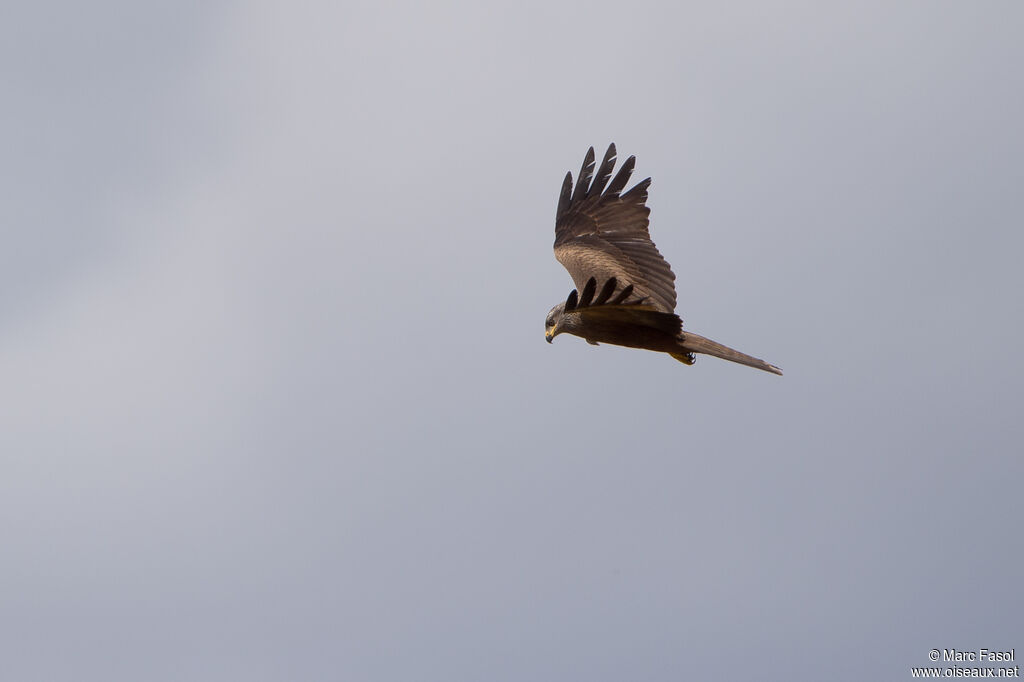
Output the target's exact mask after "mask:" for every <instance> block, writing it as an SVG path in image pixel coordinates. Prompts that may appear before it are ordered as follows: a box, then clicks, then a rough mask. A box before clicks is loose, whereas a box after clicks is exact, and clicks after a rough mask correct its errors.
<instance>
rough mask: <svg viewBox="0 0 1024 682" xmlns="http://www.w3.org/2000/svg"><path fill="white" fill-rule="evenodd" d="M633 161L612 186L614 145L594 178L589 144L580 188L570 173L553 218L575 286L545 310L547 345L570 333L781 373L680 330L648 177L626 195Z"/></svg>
mask: <svg viewBox="0 0 1024 682" xmlns="http://www.w3.org/2000/svg"><path fill="white" fill-rule="evenodd" d="M634 164H635V159H634V157H632V156H631V157H629V158H628V159H627V160H626V162H625V163H624V164H622V167H621V168H620V169H619V172H618V174H617V175H616V176H615V178H614V179H613V180H611V183H610V184H609V183H608V181H609V179H610V178H611V173H612V169H613V168H614V165H615V145H614V144H613V145H611V146H609V147H608V151H607V153H605V156H604V160H603V161H602V162H601V167H600V168H599V169H598V171H597V177H596V179H594V149H593V147H591V148H590V150H589V151H588V152H587V155H586V157H585V158H584V160H583V168H582V169H581V170H580V177H579V181H578V182H577V183H576V187H575V189H574V188H573V184H572V173H569V174H567V175H566V177H565V182H564V183H563V184H562V193H561V196H560V197H559V201H558V211H557V214H556V217H555V257H556V258H558V260H559V261H560V262H561V263H562V264H563V265H564V266H565V268H566V270H568V271H569V274H570V275H571V276H572V278H573V281H574V282H575V283H576V286H577V289H574V290H573V291H572V292H571V293H570V294H569V297H568V298H567V299H566V300H565V302H563V303H559V304H558V305H556V306H554V307H553V308H552V309H551V311H550V312H549V313H548V317H547V320H546V322H545V336H546V337H547V340H548V342H551V341H552V340H553V339H554V337H555V336H557V335H558V334H562V333H566V334H573V335H574V336H579V337H581V338H584V339H586V340H587V341H588V342H589V343H592V344H598V343H609V344H614V345H617V346H626V347H628V348H640V349H644V350H652V351H656V352H662V353H668V354H669V355H671V356H672V357H674V358H675V359H677V360H679V361H680V362H683V363H685V364H688V365H691V364H693V362H694V357H693V354H694V353H704V354H707V355H713V356H715V357H719V358H723V359H725V360H730V361H732V362H738V363H740V364H744V365H748V366H750V367H756V368H758V369H762V370H764V371H766V372H772V373H774V374H782V372H781V370H779V368H778V367H775V366H774V365H770V364H768V363H767V362H765V361H764V360H760V359H758V358H755V357H752V356H750V355H747V354H745V353H740V352H739V351H737V350H734V349H732V348H729V347H728V346H723V345H722V344H720V343H717V342H715V341H712V340H710V339H707V338H705V337H703V336H699V335H697V334H693V333H692V332H689V331H687V332H684V331H683V322H682V320H681V319H680V318H679V316H677V315H676V314H675V305H676V291H675V284H674V282H675V274H674V273H673V272H672V268H671V267H670V266H669V264H668V262H666V261H665V259H664V258H663V257H662V255H661V253H660V252H659V251H658V249H657V247H656V246H655V245H654V242H652V241H651V238H650V233H649V232H648V215H649V214H650V209H649V208H647V205H646V203H647V188H648V186H649V185H650V182H651V179H650V178H647V179H646V180H643V181H642V182H640V183H638V184H637V185H635V186H634V187H633V188H632V189H630V190H629V191H627V192H625V193H624V194H623V193H622V190H623V189H624V188H625V186H626V183H627V182H628V181H629V177H630V175H631V174H632V171H633V166H634ZM592 179H594V181H593V183H591V180H592ZM606 185H607V188H606ZM599 286H600V290H598V287H599Z"/></svg>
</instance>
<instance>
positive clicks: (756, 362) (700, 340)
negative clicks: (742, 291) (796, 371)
mask: <svg viewBox="0 0 1024 682" xmlns="http://www.w3.org/2000/svg"><path fill="white" fill-rule="evenodd" d="M679 347H680V348H681V349H683V350H685V351H688V352H691V353H704V354H705V355H714V356H715V357H716V358H722V359H723V360H729V361H730V362H738V363H740V364H741V365H747V366H748V367H756V368H757V369H763V370H764V371H765V372H771V373H772V374H778V375H780V376H781V375H782V370H781V369H779V368H778V367H776V366H775V365H769V364H768V363H767V362H765V361H764V360H761V359H760V358H755V357H753V356H751V355H747V354H746V353H741V352H739V351H738V350H733V349H732V348H729V347H728V346H723V345H722V344H720V343H718V342H717V341H712V340H711V339H706V338H704V337H703V336H701V335H700V334H694V333H692V332H683V341H682V343H680V344H679ZM676 355H677V353H672V357H674V358H675V357H676ZM684 357H685V356H684ZM676 359H677V360H680V362H686V361H685V360H683V359H682V358H676ZM686 364H690V363H686Z"/></svg>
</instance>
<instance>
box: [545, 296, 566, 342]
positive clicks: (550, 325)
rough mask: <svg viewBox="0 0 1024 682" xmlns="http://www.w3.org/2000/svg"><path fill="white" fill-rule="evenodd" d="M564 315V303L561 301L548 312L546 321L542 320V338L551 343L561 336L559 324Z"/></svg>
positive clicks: (561, 330)
mask: <svg viewBox="0 0 1024 682" xmlns="http://www.w3.org/2000/svg"><path fill="white" fill-rule="evenodd" d="M564 313H565V301H562V302H561V303H559V304H558V305H556V306H555V307H554V308H552V309H551V310H549V311H548V316H547V319H546V320H544V338H545V339H547V340H548V343H551V340H552V339H554V338H555V337H556V336H558V335H559V334H561V333H562V332H563V331H565V330H564V329H562V328H561V327H560V325H559V323H560V322H561V321H562V315H563V314H564Z"/></svg>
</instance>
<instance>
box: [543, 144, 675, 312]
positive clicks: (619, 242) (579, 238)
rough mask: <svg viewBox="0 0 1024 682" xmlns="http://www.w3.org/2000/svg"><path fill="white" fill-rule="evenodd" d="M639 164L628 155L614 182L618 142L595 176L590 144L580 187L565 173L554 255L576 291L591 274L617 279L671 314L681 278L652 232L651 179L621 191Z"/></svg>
mask: <svg viewBox="0 0 1024 682" xmlns="http://www.w3.org/2000/svg"><path fill="white" fill-rule="evenodd" d="M635 163H636V159H635V158H634V157H632V156H631V157H629V158H628V159H626V161H625V163H623V164H622V167H621V168H620V169H619V172H618V173H617V174H616V175H615V179H613V180H612V181H611V183H610V184H609V183H608V180H609V178H611V176H612V169H613V168H614V167H615V145H614V144H611V145H609V146H608V151H607V152H605V155H604V160H603V161H602V162H601V167H600V168H599V169H598V171H597V177H596V178H595V177H594V148H593V147H591V148H590V150H589V151H587V155H586V157H585V158H584V159H583V167H582V168H581V169H580V177H579V180H578V181H577V183H576V187H575V189H574V188H573V184H572V173H571V172H570V173H567V174H566V176H565V182H563V183H562V194H561V196H560V197H559V199H558V211H557V213H556V215H555V258H557V259H558V261H559V262H560V263H561V264H562V265H564V266H565V269H566V270H568V271H569V275H570V276H571V277H572V279H573V282H574V283H575V284H576V288H577V289H580V290H582V289H583V287H584V286H585V285H586V282H587V280H589V279H590V278H591V277H593V278H595V279H596V280H597V281H598V282H606V281H608V280H609V279H611V278H612V277H614V278H615V279H616V280H617V281H618V282H619V283H620V284H621V285H623V286H627V285H632V286H633V291H634V293H635V294H636V295H637V296H638V297H640V298H642V299H646V300H645V301H644V302H645V303H646V304H647V305H650V306H653V307H654V308H656V309H657V310H660V311H662V312H666V313H671V312H673V311H674V310H675V308H676V288H675V279H676V276H675V274H673V272H672V268H671V267H669V264H668V263H667V262H666V261H665V259H664V258H663V257H662V255H661V253H660V252H659V251H658V248H657V247H656V246H655V245H654V242H652V241H651V235H650V233H649V232H648V230H647V225H648V216H649V215H650V212H651V209H649V208H647V188H648V186H649V185H650V184H651V179H650V178H647V179H646V180H643V181H641V182H640V183H638V184H637V185H635V186H634V187H633V188H632V189H630V190H629V191H627V192H626V193H625V194H622V190H623V188H624V187H625V186H626V183H627V182H629V178H630V175H632V173H633V166H634V165H635ZM592 180H593V182H591V181H592ZM606 185H607V188H606V187H605V186H606Z"/></svg>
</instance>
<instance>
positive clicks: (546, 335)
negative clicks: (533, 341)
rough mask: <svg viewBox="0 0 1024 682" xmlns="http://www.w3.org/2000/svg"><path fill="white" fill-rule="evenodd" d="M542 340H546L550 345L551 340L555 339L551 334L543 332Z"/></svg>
mask: <svg viewBox="0 0 1024 682" xmlns="http://www.w3.org/2000/svg"><path fill="white" fill-rule="evenodd" d="M544 338H545V339H547V340H548V343H551V339H553V338H555V335H554V334H552V333H551V332H544Z"/></svg>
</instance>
